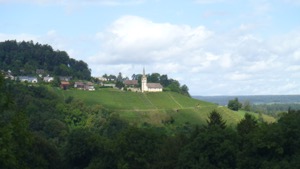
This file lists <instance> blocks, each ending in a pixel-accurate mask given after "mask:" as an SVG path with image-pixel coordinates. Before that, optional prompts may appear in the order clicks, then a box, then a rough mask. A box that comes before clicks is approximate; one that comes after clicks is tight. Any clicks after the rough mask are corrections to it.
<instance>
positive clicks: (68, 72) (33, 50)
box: [0, 40, 91, 80]
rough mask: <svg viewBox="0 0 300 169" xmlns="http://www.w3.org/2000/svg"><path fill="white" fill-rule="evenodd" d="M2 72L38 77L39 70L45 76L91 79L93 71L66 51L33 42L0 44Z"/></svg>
mask: <svg viewBox="0 0 300 169" xmlns="http://www.w3.org/2000/svg"><path fill="white" fill-rule="evenodd" d="M0 70H3V71H6V72H7V71H8V70H10V71H11V72H12V75H14V76H20V75H26V76H27V75H36V74H37V70H42V73H43V74H44V75H51V76H72V77H73V78H77V79H85V80H89V79H90V78H91V70H90V69H89V68H88V65H87V64H86V63H85V62H83V61H81V60H80V61H77V60H75V59H72V58H70V57H69V56H68V54H67V53H66V52H65V51H59V50H56V51H55V50H53V49H52V47H51V46H49V45H41V44H39V43H36V44H34V43H33V42H32V41H30V42H24V41H22V42H17V41H15V40H9V41H5V42H0Z"/></svg>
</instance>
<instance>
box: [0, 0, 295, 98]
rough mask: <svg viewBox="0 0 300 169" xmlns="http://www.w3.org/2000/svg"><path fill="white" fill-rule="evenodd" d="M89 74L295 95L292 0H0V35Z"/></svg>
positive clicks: (198, 91)
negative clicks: (43, 49) (49, 50)
mask: <svg viewBox="0 0 300 169" xmlns="http://www.w3.org/2000/svg"><path fill="white" fill-rule="evenodd" d="M5 40H17V41H30V40H32V41H33V42H34V43H40V44H49V45H51V46H52V47H53V48H54V49H55V50H60V51H66V52H67V53H68V54H69V56H70V57H71V58H74V59H77V60H83V61H84V62H86V63H87V64H88V65H89V68H91V69H92V76H94V77H100V76H102V75H104V74H114V75H118V73H119V72H121V73H122V75H123V76H128V77H129V78H130V77H131V75H132V74H138V73H142V70H143V68H145V70H146V73H149V74H151V73H160V74H161V75H162V74H167V75H168V77H169V78H173V79H176V80H178V81H179V82H180V84H181V85H183V84H186V85H187V86H188V87H189V92H190V94H191V95H266V94H300V0H0V41H1V42H2V41H5Z"/></svg>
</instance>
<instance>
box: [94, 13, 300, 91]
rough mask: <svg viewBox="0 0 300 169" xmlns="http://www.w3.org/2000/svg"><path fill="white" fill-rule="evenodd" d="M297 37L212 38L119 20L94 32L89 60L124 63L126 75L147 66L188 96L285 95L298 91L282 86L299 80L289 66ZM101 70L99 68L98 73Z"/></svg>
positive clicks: (200, 30) (202, 31)
mask: <svg viewBox="0 0 300 169" xmlns="http://www.w3.org/2000/svg"><path fill="white" fill-rule="evenodd" d="M298 34H299V32H298V31H294V32H291V33H289V34H286V35H282V36H281V37H277V38H272V39H266V38H265V39H263V38H262V37H259V36H257V35H254V34H250V33H247V30H246V29H245V30H244V31H242V32H239V33H236V31H233V32H231V33H227V34H216V33H215V32H213V31H211V30H208V29H207V28H205V27H203V26H198V27H191V26H188V25H175V24H171V23H156V22H153V21H151V20H148V19H145V18H141V17H137V16H123V17H121V18H119V19H118V20H116V21H115V22H113V23H112V25H111V26H109V27H108V28H107V30H106V31H104V32H100V33H98V34H97V35H98V36H97V37H98V40H99V41H101V42H102V45H101V46H99V50H100V52H98V54H96V55H94V56H93V57H90V58H89V62H93V63H94V64H95V65H98V67H101V66H103V67H106V65H110V69H112V70H114V69H118V68H119V67H120V64H121V63H122V66H124V67H126V65H127V67H128V70H127V73H129V74H130V72H132V73H139V72H141V70H142V67H143V66H145V67H146V71H147V72H148V73H152V72H158V73H161V74H168V75H169V77H173V78H174V77H176V78H178V79H182V81H181V83H182V84H187V85H188V86H189V88H190V91H191V92H192V94H203V95H211V94H217V93H221V94H274V93H280V92H283V91H284V92H285V94H289V93H293V92H297V88H295V85H297V83H294V84H293V85H286V84H285V79H284V78H286V77H291V78H294V77H299V76H300V74H298V73H296V72H295V71H297V70H298V69H299V68H298V67H296V66H294V67H291V68H288V67H290V64H291V62H294V61H299V62H300V60H299V59H300V58H299V48H298V47H297V46H299V45H300V40H299V38H298V37H299V36H297V35H298ZM96 63H97V64H96ZM132 65H136V66H135V67H134V68H133V66H132ZM130 70H131V71H130ZM100 72H101V73H100ZM105 72H106V70H105V69H101V68H99V69H98V70H97V72H96V73H100V74H104V73H105ZM287 72H288V73H287ZM270 84H272V85H270ZM299 84H300V81H299ZM282 86H286V87H282ZM288 89H290V91H288ZM299 92H300V89H299Z"/></svg>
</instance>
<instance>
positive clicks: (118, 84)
mask: <svg viewBox="0 0 300 169" xmlns="http://www.w3.org/2000/svg"><path fill="white" fill-rule="evenodd" d="M124 86H125V85H124V83H123V82H122V81H119V80H118V81H117V82H116V87H117V88H119V89H122V88H123V87H124Z"/></svg>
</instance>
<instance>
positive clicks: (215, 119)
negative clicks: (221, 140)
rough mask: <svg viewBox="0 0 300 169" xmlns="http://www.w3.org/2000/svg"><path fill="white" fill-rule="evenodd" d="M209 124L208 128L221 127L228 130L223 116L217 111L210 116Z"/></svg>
mask: <svg viewBox="0 0 300 169" xmlns="http://www.w3.org/2000/svg"><path fill="white" fill-rule="evenodd" d="M207 124H208V128H211V127H219V128H221V129H225V128H226V122H225V121H224V120H223V119H222V116H221V115H220V113H218V112H217V111H216V110H213V111H212V112H211V113H210V114H209V117H208V120H207Z"/></svg>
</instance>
